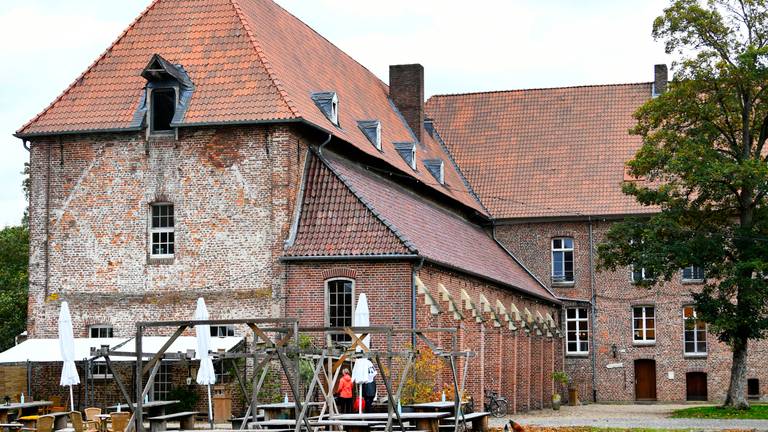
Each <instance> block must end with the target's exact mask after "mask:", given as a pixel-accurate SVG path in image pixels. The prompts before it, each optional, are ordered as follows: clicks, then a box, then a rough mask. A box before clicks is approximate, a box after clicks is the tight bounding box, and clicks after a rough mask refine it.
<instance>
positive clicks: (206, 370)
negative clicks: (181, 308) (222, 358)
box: [192, 297, 216, 429]
mask: <svg viewBox="0 0 768 432" xmlns="http://www.w3.org/2000/svg"><path fill="white" fill-rule="evenodd" d="M192 319H194V320H207V319H209V318H208V308H206V307H205V300H203V298H202V297H200V298H198V299H197V307H196V308H195V315H194V316H193V317H192ZM195 336H196V337H197V353H196V358H198V359H199V360H200V368H199V369H198V370H197V383H198V384H200V385H204V386H208V422H209V423H210V426H211V429H213V409H212V407H211V384H216V371H214V369H213V361H212V360H211V356H210V355H209V354H208V351H209V348H210V346H211V326H210V325H208V324H200V325H196V326H195Z"/></svg>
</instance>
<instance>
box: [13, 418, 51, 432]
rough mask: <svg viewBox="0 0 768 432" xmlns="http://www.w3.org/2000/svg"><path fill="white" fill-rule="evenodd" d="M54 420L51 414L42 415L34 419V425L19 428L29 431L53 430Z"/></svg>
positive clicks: (45, 431) (48, 431) (44, 431)
mask: <svg viewBox="0 0 768 432" xmlns="http://www.w3.org/2000/svg"><path fill="white" fill-rule="evenodd" d="M54 420H56V418H55V417H53V416H48V415H43V416H40V417H38V418H37V420H35V427H33V428H21V430H22V431H30V432H53V422H54Z"/></svg>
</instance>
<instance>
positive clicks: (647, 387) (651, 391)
mask: <svg viewBox="0 0 768 432" xmlns="http://www.w3.org/2000/svg"><path fill="white" fill-rule="evenodd" d="M635 400H638V401H655V400H656V360H635Z"/></svg>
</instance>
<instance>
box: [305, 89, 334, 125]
mask: <svg viewBox="0 0 768 432" xmlns="http://www.w3.org/2000/svg"><path fill="white" fill-rule="evenodd" d="M312 100H313V101H315V104H316V105H317V107H318V108H320V111H322V112H323V114H325V116H326V117H327V118H328V120H330V121H331V123H333V124H335V125H336V126H338V125H339V97H338V95H336V92H330V91H329V92H318V93H312Z"/></svg>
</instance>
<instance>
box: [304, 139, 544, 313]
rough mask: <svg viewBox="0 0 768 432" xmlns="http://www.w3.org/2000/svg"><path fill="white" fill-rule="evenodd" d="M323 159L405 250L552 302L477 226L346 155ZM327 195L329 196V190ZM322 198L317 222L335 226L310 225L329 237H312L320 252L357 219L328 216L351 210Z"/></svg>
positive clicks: (341, 204) (305, 249)
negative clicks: (324, 203)
mask: <svg viewBox="0 0 768 432" xmlns="http://www.w3.org/2000/svg"><path fill="white" fill-rule="evenodd" d="M323 162H324V163H325V164H326V165H327V166H328V167H329V168H330V169H331V171H332V172H333V173H334V175H335V176H337V177H338V178H339V179H340V180H341V182H342V183H343V184H344V185H345V186H346V187H347V188H349V190H350V191H352V192H353V193H354V194H355V196H357V197H358V198H359V202H360V203H361V204H360V206H362V205H363V204H362V203H365V206H367V207H368V208H369V209H371V210H373V211H374V212H376V215H377V218H379V220H381V221H384V222H386V224H387V226H388V228H389V229H390V230H391V231H392V232H393V233H395V234H396V236H397V237H398V238H400V239H402V240H404V241H407V242H408V243H409V244H411V245H412V247H411V250H412V251H414V252H416V253H418V255H420V256H422V257H424V258H426V259H427V260H429V261H430V262H433V263H436V264H438V265H443V266H446V267H449V268H453V269H456V270H458V271H461V272H465V273H467V274H472V275H475V276H478V277H481V278H484V279H487V280H491V281H494V282H496V283H499V284H501V285H503V286H507V287H511V288H514V289H517V290H519V291H522V292H523V293H526V294H529V295H533V296H535V297H539V298H541V299H544V300H547V301H552V302H557V301H558V300H557V299H556V298H555V297H554V295H552V293H551V292H549V291H548V290H547V289H546V288H545V287H544V286H543V285H542V284H541V283H539V282H538V281H537V280H536V279H535V278H534V277H533V276H531V275H530V274H529V273H528V272H527V271H526V270H525V269H524V268H523V267H522V266H521V265H520V264H519V263H518V262H517V261H516V260H515V259H514V258H513V257H512V256H511V255H509V253H508V252H507V251H505V250H504V249H503V248H502V247H501V246H500V245H499V244H498V243H497V242H496V241H495V240H494V239H493V238H492V237H491V235H490V234H489V233H488V232H487V231H485V230H484V229H482V228H481V227H479V226H478V225H475V224H473V223H472V222H470V221H468V220H466V219H464V218H462V217H461V216H459V215H458V214H456V213H454V212H452V211H449V210H447V209H445V208H442V207H440V206H438V205H437V204H435V203H432V202H430V201H428V200H426V199H424V198H423V197H421V196H419V195H416V194H415V193H413V192H411V191H409V190H407V189H405V188H404V187H403V186H401V185H400V184H397V183H395V182H393V181H391V180H388V179H386V178H384V177H382V176H380V175H378V174H374V173H373V172H371V171H370V170H367V169H365V167H364V166H361V165H359V164H356V163H353V162H351V161H349V160H347V159H344V158H342V157H339V156H336V155H332V154H329V153H325V154H324V157H323ZM331 195H332V196H335V193H334V194H331ZM328 199H330V200H331V201H333V202H336V203H337V204H336V205H333V206H330V208H326V210H325V211H326V212H327V213H326V214H325V215H324V216H323V218H322V220H321V221H320V222H322V223H325V224H329V225H331V226H334V227H336V228H332V229H323V228H322V227H320V226H317V225H316V226H314V227H313V229H314V230H316V231H323V232H325V233H327V234H328V235H329V237H328V238H325V239H319V238H317V236H315V238H316V239H317V240H316V242H315V245H314V248H315V249H316V250H317V251H318V252H321V253H322V252H323V251H324V248H325V246H324V245H325V244H328V243H330V244H335V243H336V242H337V240H336V239H334V238H330V236H331V235H337V236H339V237H338V238H339V239H341V240H340V241H338V242H339V243H344V240H343V239H345V238H346V237H347V236H348V234H347V233H345V232H344V231H343V230H341V229H340V228H338V227H343V226H344V225H345V224H347V223H349V224H355V223H357V222H356V221H355V220H344V219H342V218H338V219H337V218H335V217H333V216H342V215H345V214H347V215H349V214H351V213H350V212H348V211H346V210H344V211H341V209H343V208H345V207H346V206H347V203H346V202H345V200H338V199H333V198H328ZM306 204H307V202H306V201H305V203H304V205H306ZM302 213H304V212H302ZM300 223H305V221H302V222H300ZM297 242H298V238H297ZM302 247H303V248H304V253H305V254H307V255H315V254H313V253H308V252H311V248H312V246H309V245H306V244H305V245H304V246H302ZM290 253H291V254H293V252H290Z"/></svg>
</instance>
